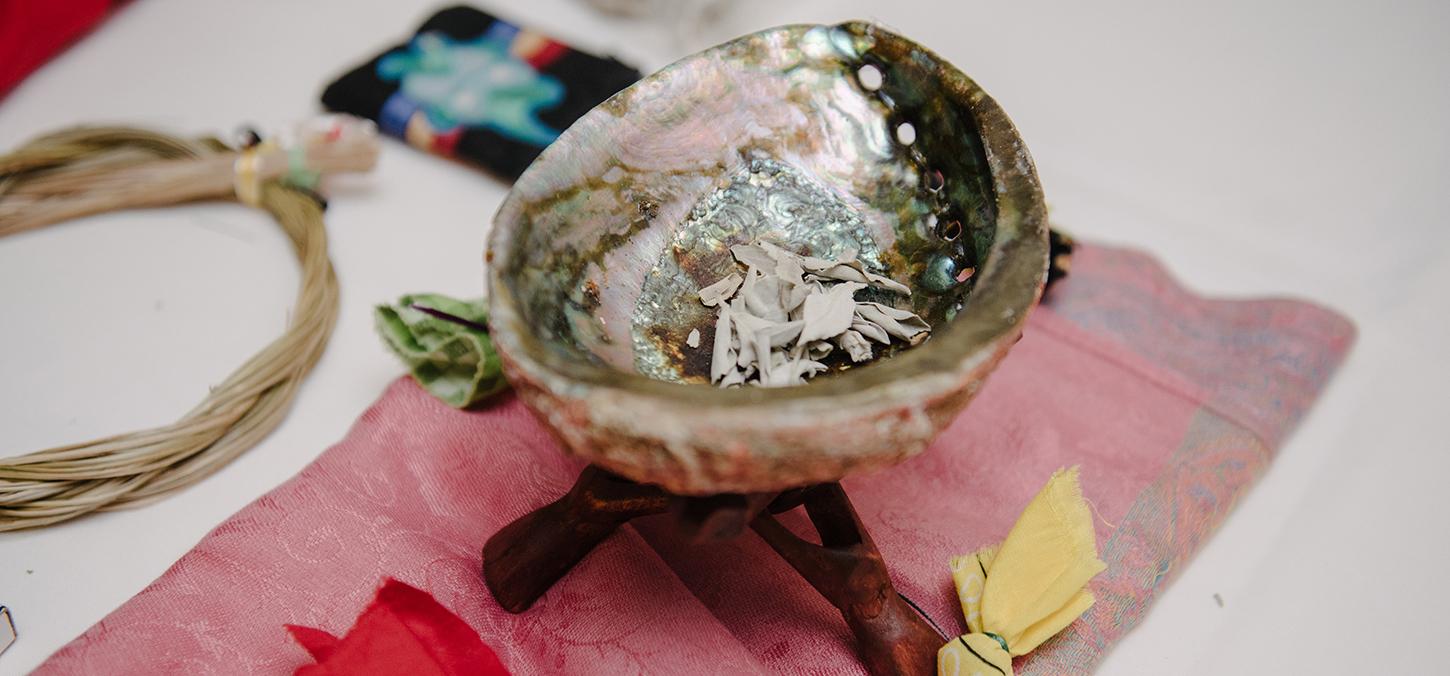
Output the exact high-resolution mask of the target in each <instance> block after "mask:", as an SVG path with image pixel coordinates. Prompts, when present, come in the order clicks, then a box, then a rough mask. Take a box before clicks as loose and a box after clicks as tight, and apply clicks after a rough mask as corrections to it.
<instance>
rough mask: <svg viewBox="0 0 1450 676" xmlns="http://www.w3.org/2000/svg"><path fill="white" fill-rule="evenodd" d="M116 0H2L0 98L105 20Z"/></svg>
mask: <svg viewBox="0 0 1450 676" xmlns="http://www.w3.org/2000/svg"><path fill="white" fill-rule="evenodd" d="M112 4H114V0H0V98H4V96H5V95H6V94H7V93H9V92H10V90H11V89H13V88H14V87H15V85H18V84H20V81H21V80H23V79H25V76H26V75H29V74H30V73H31V71H34V70H35V69H36V68H39V67H40V66H41V65H42V64H44V63H45V62H46V61H47V60H48V59H50V57H52V56H54V55H55V54H56V53H57V52H59V51H61V49H63V48H65V47H66V46H67V45H69V44H70V43H71V41H73V40H75V39H76V38H79V37H80V36H81V35H83V34H85V32H86V31H87V30H88V29H90V28H91V27H92V26H94V25H96V24H97V23H100V21H101V19H104V18H106V13H107V12H108V11H110V9H111V5H112Z"/></svg>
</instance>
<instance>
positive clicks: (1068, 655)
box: [37, 245, 1354, 676]
mask: <svg viewBox="0 0 1450 676" xmlns="http://www.w3.org/2000/svg"><path fill="white" fill-rule="evenodd" d="M1353 335H1354V330H1353V327H1352V326H1351V325H1350V324H1349V323H1348V322H1347V321H1345V320H1344V319H1343V318H1341V317H1339V316H1338V315H1336V314H1334V313H1333V312H1330V311H1328V310H1325V309H1323V308H1319V307H1315V306H1313V305H1310V304H1308V303H1300V302H1293V301H1281V300H1274V301H1217V300H1210V299H1205V298H1202V297H1199V296H1196V295H1194V294H1192V293H1190V292H1188V291H1186V290H1185V289H1183V288H1182V287H1180V286H1178V285H1177V284H1176V283H1175V282H1173V280H1172V279H1171V278H1170V277H1169V276H1168V275H1167V274H1166V273H1165V271H1164V270H1163V269H1162V267H1161V266H1159V265H1158V264H1157V263H1156V262H1154V261H1153V259H1151V258H1149V257H1147V256H1144V255H1142V254H1139V253H1135V252H1132V251H1126V250H1120V249H1109V248H1105V247H1096V246H1090V245H1089V246H1082V247H1081V248H1080V250H1079V251H1078V253H1077V255H1076V256H1074V259H1073V271H1072V276H1070V277H1068V278H1067V279H1066V280H1064V281H1063V282H1062V283H1061V284H1060V285H1059V286H1057V287H1056V288H1054V289H1053V291H1052V292H1051V294H1049V296H1048V299H1047V302H1046V304H1045V305H1043V307H1041V308H1039V309H1037V310H1034V311H1033V313H1032V315H1031V317H1030V318H1029V320H1028V323H1027V329H1026V333H1025V335H1024V337H1023V339H1022V341H1021V342H1020V343H1018V344H1017V345H1016V347H1014V348H1013V349H1012V351H1011V353H1010V354H1008V356H1007V358H1006V359H1005V360H1004V361H1003V362H1002V365H1001V367H1000V368H999V369H998V370H997V372H996V373H994V374H993V375H992V377H991V378H990V379H988V381H987V383H986V384H985V385H984V386H983V387H982V391H981V393H980V394H979V395H978V397H977V399H976V401H974V402H973V403H972V405H971V406H970V407H969V408H968V409H967V411H966V412H965V413H964V414H963V415H962V416H961V417H960V418H958V419H957V420H956V421H955V422H954V423H953V424H952V425H951V426H950V427H949V428H948V429H947V430H946V431H945V432H944V433H943V434H942V435H941V437H940V438H939V439H938V440H937V441H936V443H935V444H933V445H932V447H931V448H929V449H927V450H926V451H925V452H924V453H922V454H921V455H919V456H917V457H914V458H911V459H909V460H907V461H905V462H903V463H901V464H900V465H897V466H895V467H892V468H890V469H888V470H885V471H882V472H877V473H873V474H866V475H861V476H853V477H850V478H848V479H846V481H845V482H844V485H845V487H846V489H847V491H848V493H849V494H850V496H851V500H852V502H853V503H854V505H855V507H856V510H857V512H858V513H859V515H860V517H861V520H862V522H863V523H864V524H865V525H866V527H867V528H868V529H869V530H870V532H871V536H872V539H873V540H874V541H875V542H876V545H877V546H878V547H879V548H880V549H881V553H882V556H883V557H884V558H885V560H886V563H887V567H888V568H889V569H890V571H891V576H892V579H893V580H894V581H895V584H896V587H897V589H898V590H899V591H900V592H902V593H903V594H905V595H906V596H908V597H909V598H911V599H912V600H913V601H916V602H917V603H918V604H919V605H920V606H921V607H922V608H923V609H924V610H925V611H926V612H927V613H928V614H929V615H930V616H931V617H932V618H933V619H935V620H936V622H937V623H938V624H940V625H942V627H943V629H945V630H946V631H947V632H949V633H952V634H957V633H961V632H962V631H963V626H962V625H963V618H962V612H961V606H960V604H959V603H958V602H957V599H956V596H955V594H954V593H953V590H952V585H951V576H950V573H949V571H948V569H947V560H948V558H949V557H950V556H952V555H954V554H961V553H964V552H969V551H972V550H973V549H976V548H978V547H980V546H982V545H984V544H989V543H992V542H995V541H998V540H1000V539H1001V538H1002V537H1003V536H1004V535H1005V534H1006V533H1007V530H1008V529H1009V528H1010V527H1011V525H1012V523H1013V521H1014V520H1015V519H1016V518H1017V515H1018V514H1020V513H1021V511H1022V507H1023V506H1024V505H1025V504H1026V503H1027V501H1028V500H1030V499H1031V497H1032V495H1033V494H1034V493H1036V491H1037V490H1038V489H1039V488H1041V487H1042V482H1043V481H1044V480H1046V478H1047V477H1048V476H1049V475H1050V474H1051V472H1052V471H1053V470H1055V469H1057V468H1059V467H1062V466H1065V465H1081V467H1082V485H1083V492H1084V493H1085V495H1086V496H1087V497H1088V498H1089V499H1090V500H1092V501H1093V504H1094V505H1095V506H1096V508H1097V510H1096V511H1097V513H1098V514H1100V515H1101V520H1100V521H1099V522H1098V523H1097V527H1098V537H1099V542H1100V545H1101V552H1102V559H1103V561H1105V562H1106V563H1107V564H1108V568H1107V570H1106V571H1104V572H1103V573H1102V574H1100V575H1099V576H1098V577H1097V578H1095V579H1094V580H1093V583H1092V589H1093V592H1094V594H1095V595H1096V596H1097V599H1098V602H1097V604H1096V605H1094V606H1093V608H1092V609H1091V610H1089V611H1088V613H1087V614H1086V615H1084V616H1083V617H1082V619H1080V620H1079V621H1077V622H1075V623H1073V624H1072V625H1071V626H1070V627H1069V628H1068V629H1067V630H1066V631H1065V632H1064V633H1062V634H1060V635H1058V636H1057V637H1056V638H1054V639H1053V640H1052V641H1049V642H1048V643H1047V644H1045V645H1043V646H1042V647H1041V648H1039V649H1038V650H1036V651H1034V652H1033V653H1032V654H1031V655H1029V656H1028V657H1027V658H1025V659H1021V660H1018V665H1017V667H1018V668H1017V674H1018V675H1019V676H1034V675H1041V674H1054V675H1058V674H1082V673H1087V672H1088V671H1090V670H1091V669H1092V667H1093V665H1094V664H1096V662H1097V661H1098V660H1099V659H1100V658H1101V656H1102V655H1103V654H1104V653H1105V652H1106V651H1107V650H1108V649H1109V648H1110V647H1111V646H1112V644H1113V643H1114V642H1115V641H1117V640H1118V639H1119V638H1120V637H1122V635H1123V634H1124V633H1125V632H1127V631H1128V630H1129V629H1131V628H1132V627H1133V626H1134V625H1135V624H1136V623H1138V622H1139V621H1141V620H1142V618H1143V617H1144V616H1145V615H1146V614H1147V611H1148V608H1149V607H1150V606H1151V604H1152V602H1153V599H1154V598H1155V597H1156V595H1157V594H1158V592H1159V591H1160V590H1161V589H1162V588H1163V586H1164V585H1165V584H1166V583H1167V582H1168V581H1169V580H1171V579H1172V577H1173V575H1174V573H1176V572H1177V571H1179V570H1182V569H1183V568H1185V567H1186V565H1187V563H1188V561H1189V560H1190V558H1191V557H1192V555H1193V553H1194V552H1195V551H1196V550H1197V549H1198V547H1199V546H1200V544H1201V543H1202V542H1204V541H1205V540H1206V539H1207V537H1208V536H1209V534H1211V533H1212V531H1213V529H1214V528H1216V527H1217V525H1218V524H1219V523H1220V522H1221V521H1222V520H1223V519H1224V517H1225V516H1226V515H1227V514H1228V512H1229V510H1230V509H1231V508H1232V506H1233V505H1234V504H1236V503H1237V502H1238V500H1239V498H1240V497H1241V496H1242V495H1243V494H1244V492H1245V491H1246V490H1247V489H1248V487H1249V486H1251V485H1252V484H1253V481H1254V479H1255V478H1257V477H1258V476H1259V475H1260V474H1261V473H1262V472H1263V471H1264V469H1265V468H1266V467H1267V466H1268V463H1269V461H1270V459H1271V458H1273V454H1274V450H1275V448H1276V447H1277V445H1278V443H1279V441H1280V440H1282V439H1283V438H1284V435H1285V434H1286V433H1287V432H1288V431H1289V430H1290V429H1291V428H1292V427H1293V426H1294V424H1295V422H1296V421H1297V420H1298V419H1299V418H1300V416H1302V415H1303V413H1304V412H1305V411H1306V410H1307V409H1308V408H1309V407H1310V405H1311V404H1313V402H1314V400H1315V398H1316V397H1317V396H1318V394H1319V392H1320V391H1321V389H1322V388H1323V387H1324V385H1325V383H1326V381H1327V379H1328V378H1329V376H1330V374H1331V373H1333V371H1334V369H1335V367H1336V366H1337V365H1338V364H1339V362H1340V360H1341V359H1342V358H1343V356H1344V353H1345V351H1346V350H1347V349H1348V347H1349V344H1350V342H1351V341H1352V339H1353ZM642 414H643V413H642ZM1306 450H1308V449H1306ZM579 469H580V466H579V464H578V462H577V461H574V460H570V459H569V458H567V457H566V456H565V455H564V454H563V453H562V451H561V450H560V448H559V446H558V444H557V442H556V441H555V440H554V439H553V437H552V436H551V435H550V434H549V432H548V431H547V430H546V429H545V428H544V427H543V426H542V425H540V424H539V422H538V421H537V420H536V419H535V418H534V416H532V415H531V414H530V413H529V412H528V411H527V410H526V409H525V408H524V407H523V406H522V405H521V404H520V403H518V401H517V400H516V399H514V398H511V397H504V398H502V399H500V400H499V401H497V402H495V403H494V404H493V405H492V406H490V407H488V408H486V409H484V410H480V411H472V412H463V411H457V410H454V409H451V408H449V407H448V406H446V405H444V404H442V403H441V402H439V401H437V400H435V399H433V398H432V397H430V396H428V395H427V393H425V392H424V391H423V390H422V389H421V388H419V387H418V386H417V385H416V384H414V383H413V382H412V381H411V380H409V379H407V378H403V379H400V380H398V381H397V382H396V383H394V384H393V386H392V387H390V388H389V389H388V391H387V392H386V393H385V394H384V395H383V396H382V398H381V399H380V400H379V401H378V403H377V404H376V405H374V406H373V407H372V408H371V409H369V410H368V411H367V413H365V414H363V416H362V418H361V419H359V420H358V422H357V424H356V425H355V426H354V427H353V428H352V431H351V432H349V433H348V435H347V438H346V439H344V440H343V441H342V442H341V443H339V444H337V445H336V446H334V447H333V448H331V449H330V450H328V451H327V452H325V453H323V454H322V455H321V456H320V457H319V458H318V459H317V460H316V461H315V462H314V463H312V464H311V465H309V466H308V467H307V468H306V469H305V470H303V471H302V473H301V474H299V475H298V476H296V477H294V478H293V479H291V480H290V481H288V482H287V483H285V484H283V485H282V486H280V487H278V488H277V489H275V490H273V491H272V492H271V493H268V494H267V495H265V496H263V497H261V498H259V499H258V500H257V501H256V502H253V503H252V504H251V505H249V506H247V507H246V508H244V509H243V510H241V511H240V512H238V513H237V514H236V515H234V516H233V517H232V518H231V519H229V520H227V522H226V523H223V524H222V525H221V526H219V527H218V528H217V529H216V530H214V531H212V533H211V534H209V535H208V536H207V537H206V538H205V539H203V540H202V541H201V543H200V544H198V545H197V546H196V548H194V549H193V550H192V551H191V552H189V553H187V554H186V556H184V557H182V559H181V560H180V561H178V562H177V563H176V565H175V566H173V567H172V568H171V569H170V570H169V571H167V572H166V574H164V575H163V576H162V577H161V578H160V579H158V580H157V581H156V582H155V583H153V584H152V585H151V586H150V587H148V588H146V589H145V590H144V591H142V592H141V593H140V594H138V595H137V596H136V597H135V598H133V599H131V600H130V601H129V602H127V603H126V604H125V605H123V606H121V607H120V608H119V609H117V610H116V611H115V612H114V613H112V614H111V615H110V616H108V617H107V618H106V619H105V620H102V621H101V622H100V623H99V624H97V625H96V626H94V627H92V628H91V629H90V630H89V631H87V632H86V633H85V634H84V635H82V636H81V637H80V638H78V639H76V640H75V641H73V642H72V643H70V644H69V645H67V646H66V647H65V648H63V649H62V650H61V651H60V652H58V653H56V654H55V655H54V656H52V657H51V659H50V660H49V661H48V662H46V663H45V664H44V665H42V666H41V667H40V669H39V671H38V672H37V673H38V674H40V675H41V676H46V675H49V674H154V673H187V674H237V673H258V674H276V673H285V672H290V671H292V670H294V669H296V668H297V667H298V665H299V664H304V663H310V662H311V661H312V660H309V659H308V657H307V655H306V654H305V653H304V652H303V650H302V649H301V648H298V647H297V646H296V645H295V644H293V643H292V642H290V641H288V640H286V637H285V635H284V634H283V631H282V630H281V628H280V626H279V624H280V623H281V622H288V621H290V622H298V623H303V624H307V625H310V626H315V627H321V628H323V629H326V630H328V631H334V632H335V631H340V630H342V629H343V628H345V627H347V626H348V625H349V624H350V623H351V621H352V619H353V618H354V617H356V615H357V612H358V611H357V609H358V608H359V607H361V606H362V605H364V604H366V602H367V597H368V595H369V590H370V589H371V586H372V585H373V584H375V582H376V581H377V580H378V579H379V578H381V577H382V576H384V575H393V576H396V577H398V578H399V579H402V580H406V581H408V582H409V583H410V584H413V585H416V586H417V587H419V588H421V589H425V590H427V591H428V592H429V593H431V594H433V595H434V596H435V597H436V598H437V599H438V600H439V601H440V602H441V603H443V604H444V605H445V606H447V607H448V608H450V609H452V610H453V611H454V612H456V613H458V615H459V617H460V618H462V619H463V621H464V622H467V623H468V624H469V626H471V627H472V628H473V629H475V630H476V631H477V632H478V633H479V635H480V636H481V637H482V638H483V640H484V641H485V642H487V643H488V644H489V645H491V646H493V648H494V649H495V650H497V651H498V656H499V658H500V659H501V660H502V662H503V663H504V664H505V665H507V666H508V669H509V670H510V671H511V672H513V673H515V674H520V675H525V674H615V673H628V674H643V673H647V674H676V673H705V674H716V673H729V674H773V673H811V674H832V675H836V674H862V673H864V672H863V670H862V668H861V664H860V662H859V660H858V659H857V658H856V654H855V651H854V647H853V644H852V642H851V636H850V632H849V631H848V629H847V627H846V625H845V623H844V622H843V621H842V619H841V616H840V614H839V613H837V612H836V610H835V609H834V608H832V607H831V606H830V605H828V604H827V603H826V602H825V601H824V600H822V599H821V597H820V595H819V594H817V593H816V592H815V590H813V589H811V587H810V586H809V585H808V584H806V582H805V581H804V580H802V579H801V578H800V576H799V575H797V574H796V573H795V571H794V570H792V569H791V568H790V566H789V565H787V564H786V563H785V562H784V561H782V560H781V559H780V557H778V556H776V555H775V553H774V552H773V551H771V549H770V547H769V546H767V545H766V544H765V543H764V542H763V541H761V540H760V538H758V537H755V536H754V535H753V534H749V533H747V534H745V535H744V536H742V537H740V538H737V539H735V540H732V541H729V542H721V543H712V544H707V545H691V544H689V543H687V542H684V541H683V540H682V539H681V538H680V537H678V535H677V534H676V533H675V532H674V531H673V529H672V528H671V524H670V521H669V517H668V516H667V515H661V516H658V517H650V518H646V519H640V520H638V521H636V522H633V523H631V524H630V525H628V526H626V527H624V528H621V529H620V530H619V532H617V533H615V534H614V535H612V536H610V538H609V539H607V540H606V541H605V542H604V543H603V544H602V545H600V546H599V548H597V549H596V550H595V551H594V552H592V553H590V554H589V556H587V557H586V558H585V559H584V560H583V562H581V563H580V565H579V566H578V567H576V568H575V569H574V570H572V571H570V572H569V574H568V575H565V576H564V578H563V579H561V580H560V581H559V582H558V583H557V584H556V585H554V587H553V588H552V589H550V590H549V591H548V593H546V594H544V596H543V597H541V598H540V599H539V600H538V602H537V603H536V604H534V606H533V607H532V608H530V609H529V610H528V611H527V612H524V613H522V614H518V615H515V614H512V613H509V612H507V611H505V610H504V609H503V608H501V607H499V605H498V604H497V603H496V602H494V600H493V598H492V597H491V596H490V595H489V593H488V590H487V589H486V588H485V587H484V585H483V581H482V579H481V575H480V568H481V564H482V561H481V557H480V551H481V549H482V548H483V543H484V541H485V540H486V539H487V538H488V536H489V535H491V534H493V533H494V532H496V531H497V530H498V529H499V528H502V527H503V526H504V525H505V524H507V523H509V522H510V521H512V520H513V519H515V518H518V517H519V516H520V515H522V514H525V513H527V512H528V511H530V510H533V509H536V508H538V507H540V506H541V505H544V504H546V503H548V502H550V501H552V500H554V499H555V498H557V497H558V496H559V495H561V494H563V493H564V492H565V491H567V490H568V489H569V486H570V485H571V484H572V483H573V481H574V479H575V477H576V476H577V475H578V472H579ZM782 520H783V521H784V522H785V523H786V524H787V525H788V526H790V527H793V528H801V529H803V528H808V527H809V526H808V522H807V521H806V519H805V518H804V515H802V514H801V513H800V510H795V511H792V512H790V513H788V514H784V515H782ZM299 640H301V641H304V642H305V644H306V645H309V646H314V647H315V646H321V649H322V651H323V652H325V651H326V650H327V649H328V647H329V646H330V645H331V644H330V643H329V642H328V641H327V640H326V637H319V636H317V635H315V634H314V635H307V636H299ZM339 649H340V648H339Z"/></svg>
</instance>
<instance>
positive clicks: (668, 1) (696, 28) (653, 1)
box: [586, 0, 730, 53]
mask: <svg viewBox="0 0 1450 676" xmlns="http://www.w3.org/2000/svg"><path fill="white" fill-rule="evenodd" d="M586 1H587V2H588V3H589V4H591V5H593V6H594V7H595V8H596V9H598V10H600V11H602V12H605V13H608V14H613V15H615V16H622V17H628V18H633V19H643V20H654V21H657V22H659V23H662V24H665V25H666V26H669V27H670V28H671V31H672V35H671V37H673V38H674V42H675V47H676V48H678V49H680V50H682V51H681V53H688V52H692V51H695V43H696V42H697V41H698V40H699V38H700V37H701V34H702V33H703V32H704V31H705V29H706V28H708V27H709V25H710V24H711V23H713V22H715V21H716V20H717V19H719V17H720V15H721V14H723V13H724V12H725V10H726V9H727V8H728V6H729V4H730V3H729V2H728V1H727V0H586Z"/></svg>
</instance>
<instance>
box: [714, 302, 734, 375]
mask: <svg viewBox="0 0 1450 676" xmlns="http://www.w3.org/2000/svg"><path fill="white" fill-rule="evenodd" d="M730 324H731V318H730V308H726V307H722V308H720V314H719V316H717V317H716V318H715V350H714V352H713V353H712V354H711V355H710V382H712V383H718V382H720V380H721V379H722V378H724V377H725V373H726V370H727V369H728V370H730V371H734V370H735V359H734V356H733V355H731V354H730V341H731V335H730Z"/></svg>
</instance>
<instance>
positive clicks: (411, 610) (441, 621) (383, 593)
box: [287, 578, 508, 676]
mask: <svg viewBox="0 0 1450 676" xmlns="http://www.w3.org/2000/svg"><path fill="white" fill-rule="evenodd" d="M287 631H288V632H290V633H291V634H292V638H293V639H295V640H296V641H297V643H299V644H301V645H302V647H303V648H305V649H306V650H307V652H308V654H310V655H312V658H313V659H315V660H317V664H312V665H307V666H303V667H299V668H298V669H297V672H296V676H370V675H373V674H376V675H377V676H384V675H390V674H408V675H409V676H508V670H507V669H504V667H503V664H502V663H501V662H499V661H498V656H497V655H495V654H494V652H493V650H491V649H490V648H489V647H488V646H487V645H484V643H483V641H482V640H480V639H479V638H478V633H477V632H475V631H474V630H473V628H472V627H469V626H468V623H466V622H464V621H463V620H460V619H458V616H457V615H454V614H453V613H451V612H449V611H448V609H447V608H444V607H443V606H442V605H440V604H439V603H438V602H437V601H435V600H433V597H432V596H429V595H428V592H425V591H422V590H420V589H417V588H415V587H410V586H408V585H406V584H404V583H402V582H399V581H397V580H394V579H392V578H389V579H388V580H387V582H385V583H383V588H382V589H380V590H378V596H377V598H376V599H374V600H373V602H372V604H371V605H369V606H368V607H367V610H365V611H363V614H362V615H361V616H360V617H358V619H357V624H354V625H353V627H352V630H351V631H349V632H348V633H347V635H346V636H344V637H342V638H341V639H338V638H336V637H334V636H333V635H332V634H329V633H327V632H325V631H322V630H321V629H313V628H311V627H301V626H297V625H290V624H289V625H287Z"/></svg>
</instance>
